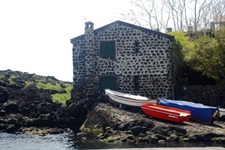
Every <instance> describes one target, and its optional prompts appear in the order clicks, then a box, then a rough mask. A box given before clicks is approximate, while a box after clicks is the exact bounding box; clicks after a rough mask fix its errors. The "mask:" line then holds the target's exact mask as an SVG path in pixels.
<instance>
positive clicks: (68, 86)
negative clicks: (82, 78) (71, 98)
mask: <svg viewBox="0 0 225 150" xmlns="http://www.w3.org/2000/svg"><path fill="white" fill-rule="evenodd" d="M72 88H73V85H72V84H67V87H66V88H65V91H66V93H71V90H72Z"/></svg>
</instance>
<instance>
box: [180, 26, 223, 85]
mask: <svg viewBox="0 0 225 150" xmlns="http://www.w3.org/2000/svg"><path fill="white" fill-rule="evenodd" d="M184 60H185V61H186V62H187V64H188V65H189V66H190V67H191V68H192V69H194V70H196V71H200V72H202V73H203V75H206V76H208V77H210V78H213V79H215V80H216V81H217V82H218V83H225V27H223V28H221V29H220V30H218V31H215V34H214V36H213V37H210V36H208V35H202V36H199V37H198V38H197V39H195V40H194V48H192V49H189V50H188V51H184Z"/></svg>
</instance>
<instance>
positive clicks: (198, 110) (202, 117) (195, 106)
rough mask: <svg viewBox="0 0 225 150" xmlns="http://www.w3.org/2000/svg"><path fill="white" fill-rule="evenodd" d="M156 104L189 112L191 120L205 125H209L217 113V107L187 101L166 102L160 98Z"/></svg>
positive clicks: (166, 100)
mask: <svg viewBox="0 0 225 150" xmlns="http://www.w3.org/2000/svg"><path fill="white" fill-rule="evenodd" d="M158 104H159V105H164V106H170V107H174V108H179V109H184V110H188V111H190V112H191V119H192V120H195V121H197V122H199V123H202V124H206V125H209V124H210V123H211V122H212V118H213V117H214V116H215V115H216V113H218V112H219V107H211V106H206V105H203V104H200V103H193V102H187V101H177V100H168V99H165V98H160V99H159V101H158Z"/></svg>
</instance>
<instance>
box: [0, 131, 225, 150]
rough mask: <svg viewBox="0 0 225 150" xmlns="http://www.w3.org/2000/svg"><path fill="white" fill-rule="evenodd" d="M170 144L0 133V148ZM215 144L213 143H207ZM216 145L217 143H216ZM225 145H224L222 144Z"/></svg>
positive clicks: (50, 149)
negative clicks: (113, 141) (107, 141)
mask: <svg viewBox="0 0 225 150" xmlns="http://www.w3.org/2000/svg"><path fill="white" fill-rule="evenodd" d="M177 146H178V145H177V144H174V145H173V144H172V145H165V146H162V145H149V144H145V145H140V144H132V145H131V144H124V143H123V144H122V143H121V144H120V143H111V144H106V143H104V142H101V141H95V140H93V139H92V140H88V139H87V140H86V141H85V142H82V141H79V140H78V139H77V138H76V136H75V135H74V134H56V135H46V136H38V135H27V134H8V133H0V150H77V149H110V148H111V149H116V148H127V149H130V148H144V147H151V148H156V147H158V148H159V147H174V148H175V147H177ZM190 146H194V147H202V146H203V147H205V146H207V145H204V144H201V143H198V144H197V145H180V147H190ZM208 146H215V145H208ZM217 146H218V145H217ZM223 147H225V145H224V146H223Z"/></svg>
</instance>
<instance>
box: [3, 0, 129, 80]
mask: <svg viewBox="0 0 225 150" xmlns="http://www.w3.org/2000/svg"><path fill="white" fill-rule="evenodd" d="M129 4H130V3H129V0H0V70H7V69H10V70H12V71H22V72H28V73H31V74H32V73H35V74H37V75H43V76H54V77H56V78H57V79H59V80H62V81H70V82H72V81H73V64H72V44H71V43H70V39H72V38H74V37H77V36H79V35H81V34H83V33H84V27H85V26H84V25H85V22H86V21H92V22H93V23H94V28H95V29H97V28H99V27H102V26H104V25H107V24H109V23H111V22H114V21H116V20H120V18H119V17H118V16H119V15H118V14H120V12H122V11H126V9H127V8H129V7H128V6H129Z"/></svg>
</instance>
